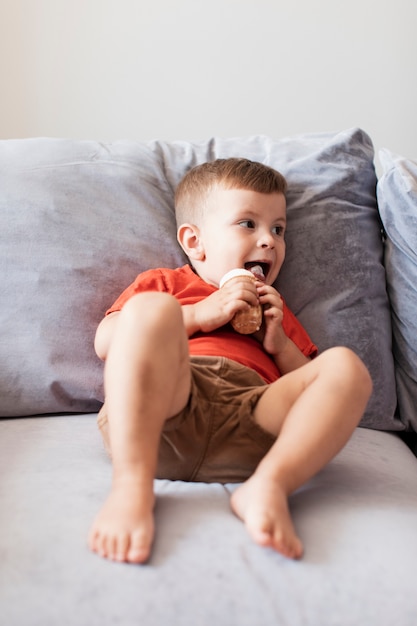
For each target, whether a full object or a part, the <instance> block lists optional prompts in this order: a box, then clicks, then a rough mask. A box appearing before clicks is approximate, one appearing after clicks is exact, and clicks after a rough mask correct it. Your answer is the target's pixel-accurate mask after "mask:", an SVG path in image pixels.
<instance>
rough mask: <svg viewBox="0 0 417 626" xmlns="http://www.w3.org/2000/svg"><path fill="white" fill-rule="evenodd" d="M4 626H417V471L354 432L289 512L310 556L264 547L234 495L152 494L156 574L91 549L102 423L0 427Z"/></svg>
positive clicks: (205, 491)
mask: <svg viewBox="0 0 417 626" xmlns="http://www.w3.org/2000/svg"><path fill="white" fill-rule="evenodd" d="M0 476H1V479H2V480H1V486H2V488H0V508H1V515H0V554H1V570H0V571H1V576H0V578H1V585H0V606H1V621H2V624H4V626H35V625H36V626H58V625H59V626H116V625H118V626H122V625H123V626H138V625H144V626H214V625H215V626H258V625H259V626H284V625H285V626H336V625H337V626H393V625H397V624H398V626H415V625H416V623H417V594H416V592H415V589H416V580H415V572H416V556H415V555H416V554H417V532H416V504H415V501H416V493H417V459H416V458H415V456H414V455H413V454H412V452H411V451H410V450H408V448H407V447H406V446H405V444H404V443H403V442H402V441H400V439H399V438H398V437H397V436H395V435H392V434H390V433H385V432H376V431H373V430H369V429H365V428H358V429H357V430H356V431H355V432H354V433H353V436H352V438H351V440H350V441H349V442H348V444H347V445H346V446H345V448H344V449H343V450H342V451H341V453H340V454H339V455H338V456H337V457H336V458H335V459H333V461H331V462H330V463H329V464H328V465H327V466H326V467H325V468H324V469H323V470H322V471H321V472H319V474H317V476H315V477H314V478H313V479H312V480H311V481H309V482H308V484H306V485H304V486H303V487H302V488H301V489H300V490H298V492H297V493H295V494H294V495H293V496H292V497H291V500H290V506H291V514H292V518H293V521H294V524H295V528H296V530H297V533H298V534H299V536H300V537H301V539H302V541H303V544H304V548H305V554H304V557H303V558H302V559H301V560H300V561H295V562H294V561H292V560H291V559H286V558H285V557H283V556H281V555H280V554H278V553H276V552H275V551H274V550H270V549H267V548H263V547H260V546H258V545H256V544H255V542H254V541H253V539H252V538H251V537H250V535H249V533H248V530H247V528H246V527H245V525H244V524H243V523H242V522H241V520H240V519H238V518H237V517H236V516H235V515H233V514H232V512H231V510H230V493H231V492H232V491H233V489H234V485H221V484H218V483H211V484H204V483H185V482H181V481H169V480H157V481H155V492H156V497H157V500H156V507H155V531H156V535H155V542H154V545H153V549H152V555H151V559H150V561H149V563H148V564H147V565H145V566H134V565H130V564H127V563H109V562H108V561H107V559H101V558H99V557H98V556H97V555H95V554H92V553H91V552H90V551H89V550H88V549H87V546H86V537H87V533H88V529H89V528H90V525H91V523H92V520H93V519H94V517H95V515H96V514H97V511H98V510H99V507H100V506H101V505H102V504H103V501H104V498H105V496H106V495H107V493H108V489H109V485H110V483H111V476H112V470H111V463H110V462H109V460H108V458H107V456H106V454H105V452H104V450H103V449H102V448H101V445H100V443H99V435H98V433H97V428H96V418H95V415H73V416H70V417H69V416H62V415H60V416H54V417H36V418H32V417H30V418H26V419H25V418H22V419H18V420H13V419H9V420H7V419H6V420H0Z"/></svg>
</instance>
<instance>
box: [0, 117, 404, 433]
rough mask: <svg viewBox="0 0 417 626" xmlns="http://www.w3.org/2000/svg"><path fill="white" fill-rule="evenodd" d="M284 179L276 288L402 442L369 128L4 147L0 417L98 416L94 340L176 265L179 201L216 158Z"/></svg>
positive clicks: (367, 422) (368, 417)
mask: <svg viewBox="0 0 417 626" xmlns="http://www.w3.org/2000/svg"><path fill="white" fill-rule="evenodd" d="M227 156H247V157H249V158H252V159H255V160H259V161H263V162H265V163H268V164H270V165H272V166H274V167H276V168H277V169H280V170H281V171H282V172H283V174H284V175H286V177H287V179H288V182H289V194H288V238H287V242H288V246H287V261H286V263H285V266H284V269H283V271H282V275H281V278H280V280H279V283H278V287H279V289H280V290H281V291H282V294H283V295H284V297H285V298H286V299H287V301H288V304H289V305H290V307H291V308H292V309H293V310H294V312H295V313H296V314H297V315H298V316H299V318H300V319H301V321H302V322H303V324H304V325H305V326H306V328H307V330H308V331H309V332H310V334H311V336H312V338H313V340H314V341H316V343H317V344H318V345H319V348H320V349H322V350H323V349H325V348H327V347H329V346H332V345H348V346H350V347H352V348H353V349H354V350H356V351H357V352H358V353H359V354H360V355H361V356H362V357H363V359H364V360H365V362H366V363H367V365H368V367H369V369H370V371H371V374H372V377H373V380H374V394H373V396H372V399H371V401H370V403H369V406H368V409H367V412H366V414H365V416H364V418H363V420H362V425H363V426H368V427H374V428H380V429H389V430H390V429H392V430H399V429H401V428H402V424H401V422H399V420H397V419H396V418H395V417H394V411H395V406H396V397H395V381H394V369H393V359H392V354H391V325H390V315H389V310H388V300H387V296H386V287H385V275H384V269H383V266H382V242H381V238H380V224H379V220H378V212H377V208H376V200H375V185H376V178H375V172H374V168H373V147H372V143H371V141H370V139H369V137H368V136H367V135H366V134H365V133H363V132H362V131H360V130H358V129H352V130H349V131H346V132H342V133H329V134H318V135H317V134H313V135H311V134H309V135H302V136H297V137H292V138H288V139H283V140H273V139H271V138H267V137H262V136H257V137H250V138H237V139H225V140H221V139H212V140H209V141H202V142H197V143H191V142H171V143H166V142H160V141H155V142H148V143H146V144H145V143H140V142H126V141H123V142H114V143H107V144H102V143H98V142H92V141H72V140H53V139H33V140H22V141H4V142H0V177H1V180H0V233H1V235H0V236H1V242H2V243H1V258H2V290H3V293H2V296H3V302H4V303H6V304H5V305H3V306H2V308H1V310H0V321H1V324H2V331H3V332H2V336H1V338H0V359H1V361H2V372H3V373H2V377H1V380H0V415H4V416H13V415H25V414H26V415H29V414H34V413H54V412H63V411H86V412H87V411H94V410H96V409H97V408H98V406H99V404H100V401H101V400H102V399H103V389H102V382H101V379H102V367H101V364H100V363H99V361H98V359H97V358H96V356H95V354H94V351H93V339H94V332H95V328H96V326H97V324H98V322H99V321H100V319H101V317H102V315H103V313H104V311H105V309H106V308H107V307H108V306H109V305H110V304H111V303H112V302H113V300H114V299H115V298H116V296H117V295H118V294H119V293H120V292H121V291H122V290H123V289H124V288H125V287H126V286H127V285H128V284H129V283H130V282H131V281H132V280H133V279H134V277H135V276H136V274H137V273H138V272H140V271H142V270H144V269H145V268H147V267H155V266H176V265H178V264H181V263H183V262H184V257H183V256H182V253H181V252H180V249H179V247H178V245H177V243H176V237H175V220H174V213H173V194H174V190H175V186H176V185H177V183H178V181H179V180H180V178H181V177H182V176H183V174H184V173H185V172H186V171H187V170H188V169H189V168H190V167H191V166H193V165H195V164H196V163H200V162H203V161H206V160H210V159H213V158H216V157H227Z"/></svg>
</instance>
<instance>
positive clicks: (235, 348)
mask: <svg viewBox="0 0 417 626" xmlns="http://www.w3.org/2000/svg"><path fill="white" fill-rule="evenodd" d="M215 290H216V288H215V287H213V286H212V285H209V284H207V283H205V282H204V281H203V280H202V279H201V278H200V277H199V276H198V275H197V274H195V273H194V272H193V271H192V269H191V267H190V266H189V265H185V266H183V267H181V268H177V269H175V270H170V269H164V268H161V269H158V270H149V271H148V272H144V273H143V274H140V275H139V276H137V278H136V279H135V280H134V282H133V283H132V284H131V285H129V287H127V289H125V290H124V292H123V293H122V294H120V296H119V297H118V298H117V300H116V302H115V303H114V304H113V306H111V307H110V309H109V310H108V313H112V312H114V311H118V310H120V309H121V308H122V307H123V305H124V304H125V303H126V302H127V301H128V300H129V299H130V298H131V297H132V296H133V295H135V294H138V293H143V292H145V291H160V292H164V293H169V294H171V295H173V296H175V297H176V298H177V299H178V301H179V302H180V304H182V305H185V304H195V303H196V302H199V301H200V300H202V299H204V298H207V297H208V296H209V295H211V294H212V293H213V292H214V291H215ZM283 304H284V319H283V323H282V326H283V328H284V331H285V333H286V335H287V337H290V338H291V339H292V340H293V341H294V343H295V344H296V345H297V347H298V348H299V349H300V350H301V351H302V353H303V354H304V355H305V356H307V357H313V356H316V354H317V348H316V346H315V345H314V344H313V343H312V342H311V339H310V338H309V336H308V335H307V333H306V331H305V330H304V328H303V327H302V326H301V324H300V322H299V321H298V320H297V318H296V317H295V316H294V315H293V314H292V313H291V311H290V310H289V309H288V307H287V306H286V304H285V302H284V303H283ZM189 350H190V354H193V355H201V356H224V357H227V358H230V359H234V360H235V361H237V362H238V363H241V364H242V365H245V366H246V367H250V368H251V369H254V370H255V371H256V372H257V373H258V374H259V375H260V376H262V378H263V379H264V380H265V381H266V382H268V383H271V382H273V381H274V380H276V379H277V378H279V371H278V368H277V366H276V365H275V362H274V361H273V360H272V359H271V357H270V356H269V355H267V353H266V352H265V351H264V350H263V348H262V346H261V344H260V343H259V341H257V340H256V339H254V338H252V337H250V336H249V335H240V334H239V333H236V332H235V331H233V330H232V328H230V327H229V326H228V325H227V326H222V327H221V328H219V329H217V330H215V331H213V332H211V333H196V334H195V335H193V336H192V337H190V339H189Z"/></svg>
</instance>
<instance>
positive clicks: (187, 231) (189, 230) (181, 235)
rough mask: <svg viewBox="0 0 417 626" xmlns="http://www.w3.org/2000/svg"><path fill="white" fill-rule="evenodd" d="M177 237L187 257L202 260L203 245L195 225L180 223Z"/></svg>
mask: <svg viewBox="0 0 417 626" xmlns="http://www.w3.org/2000/svg"><path fill="white" fill-rule="evenodd" d="M177 239H178V243H179V244H180V246H181V248H182V249H183V250H184V252H185V254H186V255H187V256H188V258H189V259H192V260H193V261H203V260H204V256H205V254H204V246H203V242H202V240H201V237H200V230H199V229H198V227H197V226H195V225H194V224H181V226H180V227H179V228H178V231H177Z"/></svg>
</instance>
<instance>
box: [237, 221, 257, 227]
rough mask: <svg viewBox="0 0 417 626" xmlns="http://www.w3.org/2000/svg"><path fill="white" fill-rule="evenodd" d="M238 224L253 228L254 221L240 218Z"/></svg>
mask: <svg viewBox="0 0 417 626" xmlns="http://www.w3.org/2000/svg"><path fill="white" fill-rule="evenodd" d="M239 226H242V227H243V228H255V222H253V221H252V220H242V221H241V222H239Z"/></svg>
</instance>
